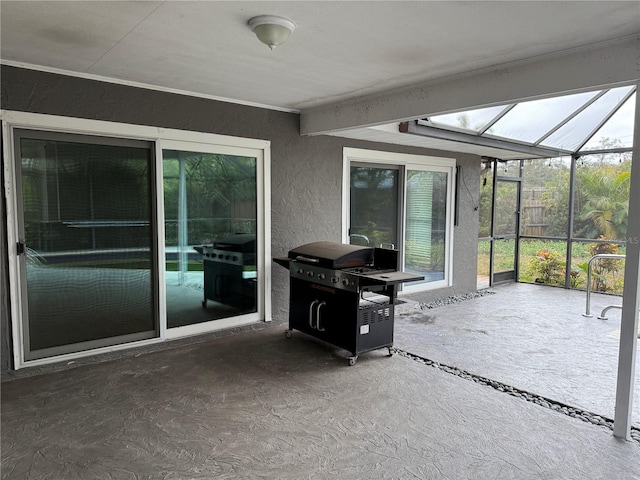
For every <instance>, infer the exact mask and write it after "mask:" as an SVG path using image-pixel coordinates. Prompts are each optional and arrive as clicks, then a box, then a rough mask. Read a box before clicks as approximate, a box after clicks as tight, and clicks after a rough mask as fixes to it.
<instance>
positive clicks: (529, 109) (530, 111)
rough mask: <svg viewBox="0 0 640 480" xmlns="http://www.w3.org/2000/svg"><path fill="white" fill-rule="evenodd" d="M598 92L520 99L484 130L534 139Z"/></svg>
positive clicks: (523, 140)
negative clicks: (527, 100) (528, 100)
mask: <svg viewBox="0 0 640 480" xmlns="http://www.w3.org/2000/svg"><path fill="white" fill-rule="evenodd" d="M597 93H598V92H588V93H578V94H575V95H567V96H564V97H554V98H545V99H542V100H532V101H530V102H522V103H519V104H517V105H516V106H515V107H513V109H511V110H510V111H509V112H508V113H507V114H506V115H505V116H504V117H502V118H501V119H500V120H498V121H497V122H496V123H495V125H493V126H492V127H491V128H490V129H489V130H487V133H489V134H491V135H496V136H499V137H505V138H509V139H514V140H520V141H522V142H528V143H534V142H536V141H537V140H539V139H540V138H542V136H543V135H545V133H547V132H548V131H549V130H551V129H552V128H553V127H555V126H556V125H558V124H559V123H561V122H562V121H563V120H564V119H565V118H567V117H568V116H569V115H571V114H572V113H573V112H575V111H576V110H577V109H578V108H580V107H581V106H582V105H584V104H585V103H586V102H587V101H589V100H590V99H592V98H593V97H594V96H595V95H596V94H597Z"/></svg>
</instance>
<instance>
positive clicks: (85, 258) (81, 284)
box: [15, 130, 158, 360]
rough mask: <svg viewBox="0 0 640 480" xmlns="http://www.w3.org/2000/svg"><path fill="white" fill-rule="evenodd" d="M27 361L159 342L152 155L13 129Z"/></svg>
mask: <svg viewBox="0 0 640 480" xmlns="http://www.w3.org/2000/svg"><path fill="white" fill-rule="evenodd" d="M15 150H16V167H17V168H16V173H17V177H18V195H17V197H18V210H19V212H20V214H19V216H18V220H19V226H18V227H19V228H18V235H19V238H20V241H21V242H22V243H21V248H20V249H19V250H21V251H22V252H21V253H20V252H19V253H20V270H21V272H22V275H21V278H22V290H21V295H22V299H23V306H22V308H23V328H22V333H23V339H24V341H23V348H24V358H25V359H26V360H33V359H39V358H45V357H50V356H54V355H60V354H64V353H71V352H78V351H82V350H89V349H92V348H98V347H102V346H110V345H115V344H120V343H125V342H132V341H137V340H142V339H148V338H153V337H156V336H158V322H157V315H156V304H157V300H156V298H157V295H156V289H155V288H154V278H155V277H156V271H155V270H156V269H155V265H156V261H155V258H156V257H155V249H154V248H153V245H154V241H153V239H154V231H153V228H152V224H153V222H152V221H151V219H152V218H153V216H154V215H153V211H154V208H153V201H152V198H153V195H152V194H151V192H152V190H151V185H152V183H151V179H152V178H153V162H152V159H153V149H152V147H151V145H150V144H148V143H146V142H138V141H128V140H118V139H113V140H110V139H104V138H94V137H85V136H79V135H63V134H53V133H47V132H37V131H20V130H16V134H15Z"/></svg>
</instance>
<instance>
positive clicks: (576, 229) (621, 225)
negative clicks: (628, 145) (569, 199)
mask: <svg viewBox="0 0 640 480" xmlns="http://www.w3.org/2000/svg"><path fill="white" fill-rule="evenodd" d="M630 183H631V153H630V152H628V153H609V154H596V155H585V156H583V157H580V160H579V161H578V162H577V165H576V188H575V198H574V209H575V221H574V224H573V236H574V237H576V238H589V239H598V238H599V239H606V240H623V239H624V238H625V236H626V234H627V220H628V214H629V187H630Z"/></svg>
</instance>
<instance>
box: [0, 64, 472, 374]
mask: <svg viewBox="0 0 640 480" xmlns="http://www.w3.org/2000/svg"><path fill="white" fill-rule="evenodd" d="M1 82H2V84H1V107H2V108H3V109H6V110H16V111H26V112H34V113H44V114H51V115H61V116H70V117H78V118H88V119H95V120H104V121H113V122H122V123H132V124H139V125H152V126H159V127H166V128H175V129H181V130H192V131H197V132H208V133H216V134H220V135H231V136H236V137H246V138H257V139H264V140H269V141H270V142H271V192H272V194H271V215H272V217H271V220H272V253H273V255H274V256H277V255H285V254H286V253H287V251H288V250H289V249H290V248H291V247H293V246H296V245H300V244H303V243H306V242H310V241H314V240H332V241H340V239H341V218H340V212H341V201H342V200H341V195H342V193H341V184H342V149H343V147H355V148H366V149H372V150H382V151H393V152H402V153H413V154H421V155H436V156H446V157H452V158H457V159H458V164H459V165H461V166H462V175H463V177H464V182H465V183H466V185H467V186H468V188H465V187H464V186H461V188H462V191H461V193H460V196H459V198H460V207H459V216H460V222H459V226H458V227H456V229H455V233H454V241H455V247H454V250H455V253H454V258H455V260H454V281H455V284H454V288H452V289H444V290H439V291H437V292H432V293H430V294H429V296H430V297H434V298H440V297H443V296H446V295H449V294H451V293H452V292H455V293H463V292H468V291H473V290H475V288H476V272H475V264H476V251H477V241H476V238H477V225H478V212H477V211H475V210H474V209H473V207H474V206H475V204H476V203H477V198H478V187H479V171H480V159H479V157H477V156H474V155H463V154H456V153H449V152H442V151H429V150H425V149H420V148H413V147H402V146H397V145H389V144H381V143H372V142H364V141H356V140H349V139H342V138H337V137H330V136H319V137H301V136H300V134H299V115H297V114H292V113H283V112H278V111H273V110H266V109H260V108H255V107H248V106H242V105H236V104H231V103H225V102H218V101H213V100H206V99H202V98H196V97H189V96H184V95H177V94H171V93H165V92H159V91H154V90H146V89H140V88H135V87H129V86H123V85H117V84H112V83H105V82H98V81H94V80H86V79H80V78H75V77H69V76H63V75H57V74H51V73H46V72H39V71H33V70H27V69H20V68H16V67H9V66H2V71H1ZM474 199H476V200H474ZM4 218H6V217H3V219H4ZM1 233H2V235H3V238H2V242H3V244H5V243H6V235H5V232H4V230H3V231H2V232H1ZM0 252H1V251H0ZM2 265H3V267H2V268H3V269H5V270H6V267H5V266H4V265H6V253H5V254H4V255H3V259H2ZM3 275H4V273H3ZM272 279H273V281H272V285H273V289H272V292H271V295H272V308H273V319H274V320H275V321H284V320H285V319H286V318H287V314H288V290H287V289H288V276H287V273H286V271H285V270H284V269H283V268H280V267H278V266H275V265H274V267H273V277H272ZM0 287H2V294H3V298H5V297H6V295H7V289H6V285H5V284H3V283H0ZM3 310H4V309H3ZM7 322H8V315H3V317H2V324H3V327H2V328H3V329H4V328H6V324H7ZM3 337H5V335H3ZM2 350H3V352H2V353H3V355H2V359H3V360H2V362H3V363H2V369H3V370H6V369H7V367H8V365H7V363H6V362H5V358H8V357H7V352H6V342H5V341H4V340H3V342H2Z"/></svg>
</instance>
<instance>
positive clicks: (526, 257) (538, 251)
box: [519, 239, 573, 286]
mask: <svg viewBox="0 0 640 480" xmlns="http://www.w3.org/2000/svg"><path fill="white" fill-rule="evenodd" d="M566 258H567V242H565V241H558V240H538V239H523V240H521V241H520V271H519V281H520V282H526V283H539V284H543V285H554V286H564V284H565V272H566ZM572 278H573V277H572Z"/></svg>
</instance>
